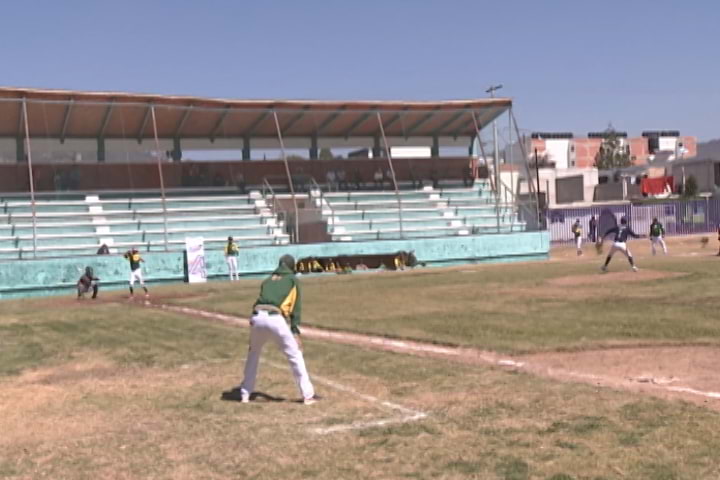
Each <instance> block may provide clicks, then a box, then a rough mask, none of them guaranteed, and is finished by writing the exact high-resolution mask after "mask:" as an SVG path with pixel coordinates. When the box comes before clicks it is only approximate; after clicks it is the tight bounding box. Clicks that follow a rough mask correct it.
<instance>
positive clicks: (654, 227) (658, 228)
mask: <svg viewBox="0 0 720 480" xmlns="http://www.w3.org/2000/svg"><path fill="white" fill-rule="evenodd" d="M655 245H660V246H661V247H662V249H663V253H664V254H665V255H667V245H665V228H664V227H663V224H662V223H660V222H658V219H657V217H656V218H653V221H652V223H651V224H650V246H651V247H652V254H653V255H655V253H656V252H655Z"/></svg>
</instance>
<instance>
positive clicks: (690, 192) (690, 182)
mask: <svg viewBox="0 0 720 480" xmlns="http://www.w3.org/2000/svg"><path fill="white" fill-rule="evenodd" d="M682 194H683V197H685V198H692V197H696V196H697V194H698V184H697V180H695V177H694V176H692V175H690V176H689V177H688V178H687V180H685V188H683V193H682Z"/></svg>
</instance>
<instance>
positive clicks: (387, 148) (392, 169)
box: [375, 112, 405, 238]
mask: <svg viewBox="0 0 720 480" xmlns="http://www.w3.org/2000/svg"><path fill="white" fill-rule="evenodd" d="M375 115H376V116H377V122H378V126H379V127H380V134H381V135H382V139H383V143H384V144H385V154H386V155H387V160H388V165H389V166H390V175H391V176H392V181H393V186H394V187H395V198H396V199H397V204H398V218H399V220H400V238H404V237H405V232H404V231H403V214H402V202H401V201H400V190H399V189H398V184H397V179H396V178H395V167H394V166H393V162H392V156H391V155H390V146H389V145H388V141H387V137H385V127H383V123H382V118H381V117H380V112H375ZM375 138H377V137H375Z"/></svg>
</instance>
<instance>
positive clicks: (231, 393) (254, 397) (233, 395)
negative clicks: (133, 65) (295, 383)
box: [220, 388, 288, 402]
mask: <svg viewBox="0 0 720 480" xmlns="http://www.w3.org/2000/svg"><path fill="white" fill-rule="evenodd" d="M220 400H224V401H226V402H240V401H241V396H240V389H239V388H233V389H232V390H227V391H225V392H222V395H220ZM250 400H251V401H254V402H257V401H260V402H287V401H288V400H287V398H284V397H273V396H272V395H268V394H267V393H263V392H253V393H252V394H250Z"/></svg>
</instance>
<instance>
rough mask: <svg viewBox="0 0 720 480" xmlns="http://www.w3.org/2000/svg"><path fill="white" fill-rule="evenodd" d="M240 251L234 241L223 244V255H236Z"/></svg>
mask: <svg viewBox="0 0 720 480" xmlns="http://www.w3.org/2000/svg"><path fill="white" fill-rule="evenodd" d="M239 253H240V251H239V250H238V246H237V244H236V243H235V242H232V243H228V244H227V245H225V255H226V256H228V257H237V256H238V254H239Z"/></svg>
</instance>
